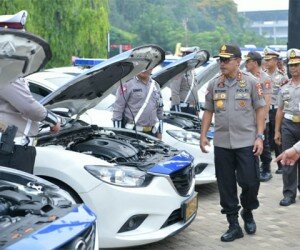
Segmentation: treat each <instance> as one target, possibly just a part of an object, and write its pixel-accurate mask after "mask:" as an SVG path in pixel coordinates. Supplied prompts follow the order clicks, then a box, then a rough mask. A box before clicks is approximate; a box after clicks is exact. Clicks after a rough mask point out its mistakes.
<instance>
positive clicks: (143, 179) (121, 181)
mask: <svg viewBox="0 0 300 250" xmlns="http://www.w3.org/2000/svg"><path fill="white" fill-rule="evenodd" d="M84 168H85V170H87V171H88V172H89V173H90V174H92V175H93V176H95V177H96V178H98V179H99V180H101V181H104V182H107V183H109V184H113V185H117V186H122V187H145V186H147V185H148V184H149V183H150V181H151V179H152V176H151V175H148V174H147V173H145V172H143V171H140V170H138V169H136V168H134V167H125V166H95V165H90V166H84Z"/></svg>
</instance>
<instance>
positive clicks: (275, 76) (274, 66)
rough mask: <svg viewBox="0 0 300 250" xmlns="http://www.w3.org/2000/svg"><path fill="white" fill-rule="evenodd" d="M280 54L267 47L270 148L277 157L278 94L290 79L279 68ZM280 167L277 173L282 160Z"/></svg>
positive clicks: (268, 175)
mask: <svg viewBox="0 0 300 250" xmlns="http://www.w3.org/2000/svg"><path fill="white" fill-rule="evenodd" d="M279 58H280V54H279V53H278V52H276V51H274V50H272V49H270V48H268V47H267V48H266V49H265V51H264V62H265V64H264V67H265V70H266V73H267V74H268V75H269V76H270V77H271V84H272V95H271V102H270V109H269V119H270V122H269V140H270V148H271V150H274V151H275V156H276V157H277V156H278V155H279V154H280V153H281V152H282V149H281V146H280V145H278V144H276V143H275V141H274V136H275V116H276V112H277V108H278V94H279V92H280V89H281V87H282V86H283V85H285V84H286V83H287V81H288V77H287V75H286V74H285V73H284V72H283V71H281V70H279V69H278V60H279ZM277 165H278V168H277V170H276V172H275V173H277V174H281V173H282V165H281V163H280V162H277ZM265 172H266V173H267V174H265V175H264V177H265V178H264V181H268V180H269V179H270V178H271V177H272V176H271V174H270V172H269V171H265Z"/></svg>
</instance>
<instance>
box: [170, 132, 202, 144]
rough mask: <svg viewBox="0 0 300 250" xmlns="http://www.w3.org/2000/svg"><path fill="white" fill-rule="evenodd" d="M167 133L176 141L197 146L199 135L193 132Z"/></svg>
mask: <svg viewBox="0 0 300 250" xmlns="http://www.w3.org/2000/svg"><path fill="white" fill-rule="evenodd" d="M167 133H168V134H169V135H171V136H172V137H174V138H175V139H176V140H178V141H182V142H185V143H188V144H193V145H197V146H198V145H199V143H200V134H198V133H195V132H191V131H185V130H167Z"/></svg>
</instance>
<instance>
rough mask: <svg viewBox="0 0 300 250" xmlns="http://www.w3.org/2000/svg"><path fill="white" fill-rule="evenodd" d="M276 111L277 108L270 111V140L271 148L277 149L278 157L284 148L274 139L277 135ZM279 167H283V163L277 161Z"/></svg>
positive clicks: (276, 154)
mask: <svg viewBox="0 0 300 250" xmlns="http://www.w3.org/2000/svg"><path fill="white" fill-rule="evenodd" d="M276 112H277V109H270V111H269V119H270V122H269V142H270V148H271V150H274V151H275V156H276V157H277V156H278V155H280V154H281V153H282V148H281V146H278V145H277V144H276V143H275V141H274V136H275V117H276ZM277 166H278V168H281V167H282V166H281V163H280V162H277Z"/></svg>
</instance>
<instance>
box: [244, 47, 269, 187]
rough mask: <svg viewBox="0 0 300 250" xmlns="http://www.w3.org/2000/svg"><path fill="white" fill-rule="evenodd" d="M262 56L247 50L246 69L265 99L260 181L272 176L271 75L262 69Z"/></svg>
mask: <svg viewBox="0 0 300 250" xmlns="http://www.w3.org/2000/svg"><path fill="white" fill-rule="evenodd" d="M261 65H262V56H261V54H260V53H258V52H249V53H248V54H247V56H246V69H247V71H248V72H250V73H251V74H252V75H253V76H255V77H256V78H257V79H258V81H259V82H260V83H261V86H262V90H263V96H264V99H265V101H266V106H265V114H266V116H265V130H264V137H265V138H264V149H263V152H262V154H261V155H260V160H261V168H260V170H261V171H260V181H268V180H270V179H271V178H272V174H271V162H272V156H271V149H270V143H269V107H270V101H271V94H272V82H271V77H270V76H269V75H268V74H267V73H266V72H265V71H263V69H262V67H261Z"/></svg>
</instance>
